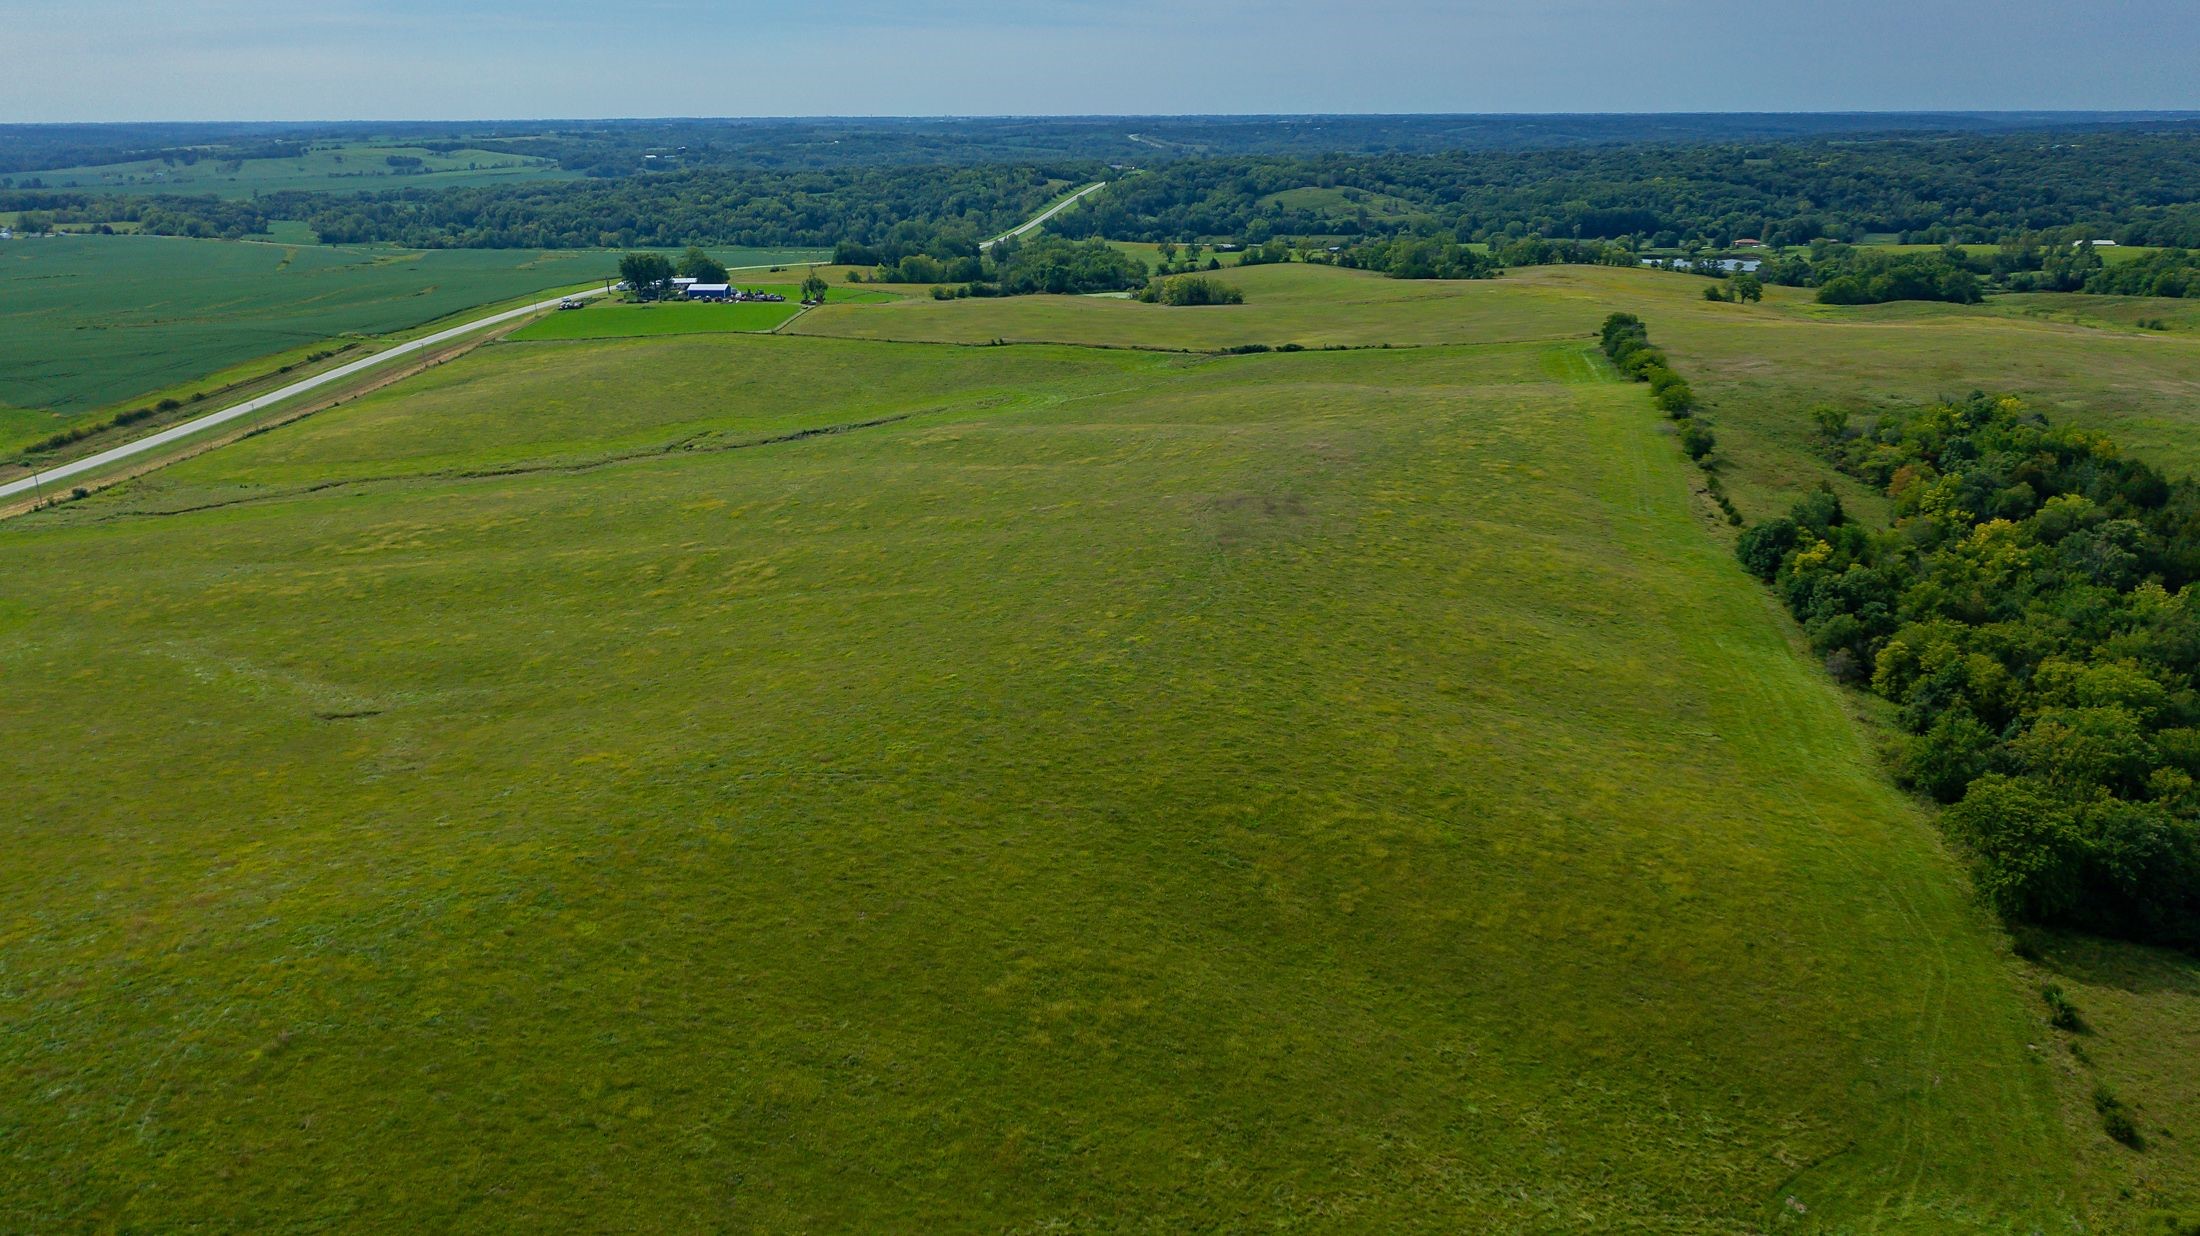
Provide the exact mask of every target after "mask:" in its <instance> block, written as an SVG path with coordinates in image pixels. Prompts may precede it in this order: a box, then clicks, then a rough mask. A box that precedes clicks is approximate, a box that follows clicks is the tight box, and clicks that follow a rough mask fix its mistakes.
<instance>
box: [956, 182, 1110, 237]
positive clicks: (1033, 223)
mask: <svg viewBox="0 0 2200 1236" xmlns="http://www.w3.org/2000/svg"><path fill="white" fill-rule="evenodd" d="M1107 187H1108V182H1107V181H1105V180H1099V181H1094V182H1093V183H1092V184H1089V185H1086V186H1085V187H1084V188H1082V189H1079V190H1078V191H1077V192H1075V193H1072V194H1070V195H1069V196H1068V197H1065V198H1063V199H1062V200H1061V201H1059V202H1056V203H1055V204H1053V205H1052V206H1049V207H1047V208H1046V209H1045V210H1042V211H1040V212H1039V213H1038V214H1035V215H1033V216H1031V217H1030V218H1029V219H1026V220H1024V221H1023V222H1022V223H1019V224H1017V225H1016V226H1015V227H1012V228H1010V229H1008V230H1007V231H1005V232H1003V233H1001V234H1000V235H998V236H996V237H994V238H993V239H991V240H989V241H986V242H985V243H984V244H982V245H979V246H978V247H979V248H980V249H990V248H992V247H993V246H995V245H997V244H999V243H1001V242H1002V241H1004V240H1007V239H1008V238H1009V237H1011V236H1021V235H1023V234H1024V233H1025V232H1028V231H1030V230H1031V229H1033V228H1035V227H1037V226H1039V225H1040V224H1042V223H1045V222H1046V221H1047V220H1049V219H1051V218H1053V217H1054V216H1056V215H1058V214H1061V213H1062V212H1063V211H1065V210H1068V209H1069V208H1070V207H1072V206H1075V205H1076V204H1077V203H1079V202H1081V201H1083V200H1085V198H1086V196H1087V195H1089V194H1093V193H1098V192H1099V191H1100V190H1102V189H1105V188H1107Z"/></svg>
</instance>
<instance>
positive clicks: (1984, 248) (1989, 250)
mask: <svg viewBox="0 0 2200 1236" xmlns="http://www.w3.org/2000/svg"><path fill="white" fill-rule="evenodd" d="M1863 247H1864V248H1868V249H1885V250H1887V251H1888V252H1890V253H1938V252H1940V251H1941V250H1942V249H1944V248H1946V247H1947V246H1945V245H1899V244H1895V243H1893V242H1891V241H1890V242H1884V243H1878V244H1868V245H1865V246H1863ZM1956 248H1958V249H1961V250H1963V251H1964V252H1965V253H1968V254H1970V255H1971V256H1973V257H1992V256H1993V255H1994V254H1996V253H1999V252H2001V246H2000V245H1957V246H1956ZM2161 251H2162V248H2161V246H2159V245H2104V246H2102V247H2101V248H2100V250H2099V252H2100V255H2101V261H2103V262H2105V263H2106V264H2108V265H2110V266H2114V265H2117V264H2118V263H2121V262H2136V261H2138V260H2139V259H2140V258H2143V257H2146V256H2148V255H2149V254H2155V253H2160V252H2161Z"/></svg>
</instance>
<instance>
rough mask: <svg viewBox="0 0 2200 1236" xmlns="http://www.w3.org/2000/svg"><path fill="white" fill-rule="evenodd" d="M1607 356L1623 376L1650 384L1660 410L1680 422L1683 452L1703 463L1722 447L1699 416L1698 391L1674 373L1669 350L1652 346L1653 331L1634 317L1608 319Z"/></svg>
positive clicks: (1603, 334)
mask: <svg viewBox="0 0 2200 1236" xmlns="http://www.w3.org/2000/svg"><path fill="white" fill-rule="evenodd" d="M1598 337H1599V340H1600V342H1601V344H1602V346H1603V348H1604V355H1605V356H1607V357H1609V358H1610V359H1611V361H1612V364H1614V365H1616V366H1618V368H1619V371H1620V372H1621V373H1624V374H1626V375H1627V376H1628V377H1630V378H1633V379H1634V380H1635V381H1637V382H1647V383H1649V384H1650V397H1651V399H1652V400H1654V401H1655V402H1656V403H1657V405H1658V410H1659V411H1661V412H1663V413H1665V414H1666V415H1667V416H1670V417H1672V418H1673V419H1674V420H1675V421H1678V422H1680V429H1681V450H1682V452H1683V453H1685V454H1686V455H1687V456H1688V457H1689V458H1690V459H1691V460H1694V461H1695V462H1697V463H1702V462H1703V461H1704V459H1705V457H1706V456H1708V455H1710V454H1711V451H1712V448H1713V447H1715V446H1717V445H1718V440H1717V439H1716V438H1715V437H1713V435H1712V433H1711V428H1710V426H1708V425H1706V424H1704V423H1703V421H1702V419H1701V418H1699V417H1698V416H1697V415H1696V391H1695V388H1694V387H1691V386H1690V385H1689V384H1688V379H1686V378H1683V377H1682V376H1681V375H1679V374H1677V373H1675V372H1673V365H1672V362H1671V361H1669V360H1668V359H1666V355H1665V350H1664V349H1663V348H1660V347H1658V346H1656V345H1655V344H1652V343H1651V342H1650V331H1649V328H1648V327H1646V326H1644V325H1643V321H1642V319H1641V318H1639V317H1636V316H1635V315H1634V314H1632V313H1615V314H1612V315H1611V316H1610V317H1607V318H1605V319H1604V327H1603V329H1602V330H1601V331H1600V332H1598Z"/></svg>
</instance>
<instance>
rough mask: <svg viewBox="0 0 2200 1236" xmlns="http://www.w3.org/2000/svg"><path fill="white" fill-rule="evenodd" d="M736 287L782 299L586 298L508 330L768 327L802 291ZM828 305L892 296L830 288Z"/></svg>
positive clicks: (576, 332) (547, 333) (530, 334)
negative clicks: (776, 301)
mask: <svg viewBox="0 0 2200 1236" xmlns="http://www.w3.org/2000/svg"><path fill="white" fill-rule="evenodd" d="M741 286H744V287H748V288H749V289H750V290H751V291H764V292H776V293H778V294H779V295H781V296H784V297H786V298H787V299H786V300H785V301H784V302H782V303H779V304H772V303H769V302H763V303H759V302H756V301H737V302H733V303H729V304H711V303H708V302H694V301H661V302H607V301H590V302H587V307H586V308H585V309H568V310H561V311H559V312H557V313H553V314H549V315H547V316H545V317H542V318H540V319H537V320H536V321H534V322H530V323H528V324H527V325H526V326H524V327H522V328H520V329H519V330H517V331H514V332H513V333H512V338H513V339H516V340H521V341H531V340H542V339H623V338H630V337H634V336H639V335H694V334H711V333H716V332H723V331H766V330H774V329H777V328H778V327H779V326H781V325H783V324H784V323H786V322H787V321H788V320H789V319H791V318H793V317H794V316H795V315H796V314H798V313H800V312H801V311H802V289H801V288H800V287H799V286H797V285H795V284H791V283H788V284H756V285H748V284H743V285H741ZM828 296H829V300H828V301H827V303H828V304H834V303H837V304H853V305H880V304H890V303H892V302H893V301H894V300H896V299H897V298H896V297H894V296H891V295H889V294H887V293H885V292H879V291H874V290H872V289H870V288H853V287H835V288H833V289H832V291H831V292H830V293H829V294H828Z"/></svg>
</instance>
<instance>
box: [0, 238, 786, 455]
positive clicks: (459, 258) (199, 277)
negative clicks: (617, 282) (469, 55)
mask: <svg viewBox="0 0 2200 1236" xmlns="http://www.w3.org/2000/svg"><path fill="white" fill-rule="evenodd" d="M722 256H724V257H725V258H727V259H729V260H730V261H731V262H732V263H733V264H736V265H751V264H756V263H763V262H774V261H782V260H794V259H797V258H800V257H804V256H812V255H809V254H807V253H800V252H792V251H785V252H763V251H728V252H726V253H725V254H723V255H722ZM615 267H616V261H615V260H614V256H613V255H610V254H605V253H599V252H591V251H585V250H558V251H547V252H538V251H531V250H460V249H440V250H408V249H389V248H377V247H336V246H317V245H276V244H260V243H250V242H231V241H217V240H181V239H174V238H167V237H150V236H146V237H139V236H97V237H93V236H85V237H65V238H62V239H58V240H39V241H23V242H13V243H9V244H4V245H0V404H13V405H16V406H18V407H23V408H43V409H48V410H51V411H53V412H56V413H63V414H67V413H75V412H81V411H85V410H89V409H94V408H100V407H105V406H109V405H113V404H117V403H120V402H123V401H126V400H130V399H133V398H137V397H139V396H142V395H145V394H147V393H148V392H152V391H157V390H162V389H165V388H168V387H171V386H174V385H176V384H178V383H187V382H189V381H191V380H192V379H194V378H197V377H201V376H204V375H207V374H211V373H214V372H216V371H217V370H221V369H225V368H228V367H230V366H232V365H236V364H239V363H241V362H244V361H249V360H252V359H253V358H256V357H261V356H266V355H269V354H271V353H276V352H281V351H283V350H285V349H289V348H294V347H297V346H300V345H305V344H314V343H319V342H321V341H324V340H327V339H330V338H333V337H336V336H341V335H346V334H370V333H381V332H387V331H394V330H401V329H404V328H406V327H411V326H415V325H417V324H419V323H422V322H426V321H430V320H432V319H435V318H439V317H442V316H443V315H445V314H449V313H454V312H457V311H459V310H462V309H466V308H470V307H472V306H475V305H480V304H486V303H489V302H493V301H498V300H503V299H505V298H507V297H511V296H516V295H519V294H522V293H527V292H535V291H539V290H543V289H548V288H554V287H559V286H562V285H566V284H572V283H586V282H589V281H590V280H593V279H597V278H599V277H601V276H603V275H605V274H608V273H610V272H611V271H613V270H614V269H615ZM58 423H59V422H58V420H48V421H47V422H46V423H45V424H44V425H42V426H39V427H38V428H39V430H40V432H50V431H51V429H52V428H53V427H54V425H55V424H58ZM36 436H38V434H37V433H29V434H26V437H36ZM12 445H15V443H13V442H10V441H7V440H5V439H0V449H6V448H7V447H9V446H12Z"/></svg>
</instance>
